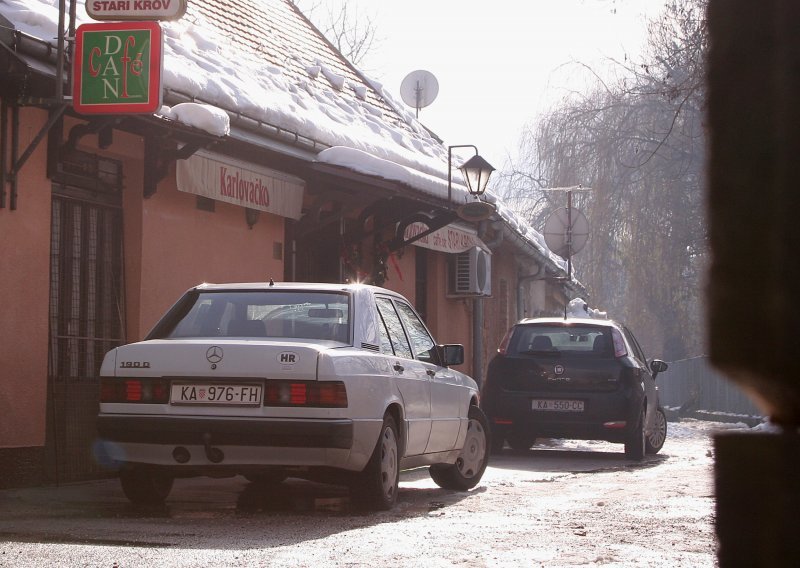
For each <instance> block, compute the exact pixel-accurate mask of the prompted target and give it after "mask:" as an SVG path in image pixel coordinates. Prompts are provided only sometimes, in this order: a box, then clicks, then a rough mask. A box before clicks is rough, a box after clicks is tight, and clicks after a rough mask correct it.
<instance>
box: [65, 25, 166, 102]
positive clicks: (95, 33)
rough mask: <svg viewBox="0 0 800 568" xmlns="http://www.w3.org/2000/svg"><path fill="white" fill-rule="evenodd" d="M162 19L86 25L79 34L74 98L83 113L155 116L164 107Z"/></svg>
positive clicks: (76, 39)
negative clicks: (158, 20)
mask: <svg viewBox="0 0 800 568" xmlns="http://www.w3.org/2000/svg"><path fill="white" fill-rule="evenodd" d="M162 52H163V35H162V33H161V26H160V25H159V24H158V22H108V23H93V24H83V25H81V26H80V27H79V28H78V29H77V30H76V34H75V57H74V62H75V63H74V66H75V67H74V74H73V92H72V102H73V106H74V107H75V110H76V111H77V112H79V113H81V114H128V113H146V114H152V113H154V112H155V111H157V110H158V109H159V108H160V107H161V70H162V67H163V59H162Z"/></svg>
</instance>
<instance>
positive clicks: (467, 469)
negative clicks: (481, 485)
mask: <svg viewBox="0 0 800 568" xmlns="http://www.w3.org/2000/svg"><path fill="white" fill-rule="evenodd" d="M467 417H468V419H469V422H468V423H467V436H466V439H465V440H464V447H463V448H462V450H461V453H460V454H459V456H458V458H457V459H456V463H453V464H435V465H432V466H431V467H430V469H429V471H430V475H431V478H432V479H433V481H434V482H435V483H436V485H438V486H439V487H441V488H442V489H451V490H455V491H467V490H468V489H472V488H473V487H475V486H476V485H477V484H478V482H479V481H480V480H481V477H483V472H484V471H486V466H487V464H488V463H489V453H490V451H491V448H490V440H491V433H490V430H489V421H488V420H487V419H486V415H485V414H484V413H483V411H482V410H481V409H480V408H478V407H477V406H470V407H469V413H468V415H467Z"/></svg>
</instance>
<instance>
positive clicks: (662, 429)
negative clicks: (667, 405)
mask: <svg viewBox="0 0 800 568" xmlns="http://www.w3.org/2000/svg"><path fill="white" fill-rule="evenodd" d="M666 439H667V415H666V414H664V409H663V408H661V407H658V408H657V409H656V415H655V416H654V417H653V429H652V431H651V432H650V433H649V434H648V435H647V438H646V439H645V442H644V451H645V453H648V454H657V453H658V452H659V451H660V450H661V448H662V447H664V441H665V440H666Z"/></svg>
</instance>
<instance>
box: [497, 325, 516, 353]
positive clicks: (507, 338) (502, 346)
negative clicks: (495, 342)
mask: <svg viewBox="0 0 800 568" xmlns="http://www.w3.org/2000/svg"><path fill="white" fill-rule="evenodd" d="M513 333H514V328H513V327H512V328H511V329H509V330H508V331H507V332H506V334H505V336H504V337H503V341H501V342H500V345H499V346H498V347H497V352H498V353H500V354H501V355H505V354H506V352H507V351H508V344H509V343H510V342H511V335H512V334H513Z"/></svg>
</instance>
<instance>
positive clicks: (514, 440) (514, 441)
mask: <svg viewBox="0 0 800 568" xmlns="http://www.w3.org/2000/svg"><path fill="white" fill-rule="evenodd" d="M506 441H507V442H508V445H509V446H511V449H512V450H517V451H525V450H530V449H531V446H532V445H533V443H534V442H535V441H536V436H535V435H534V434H531V433H529V432H514V431H513V430H512V431H511V432H509V433H508V434H506Z"/></svg>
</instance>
